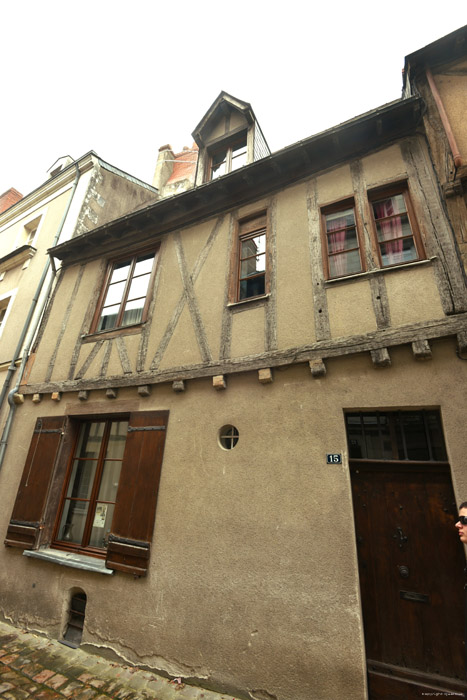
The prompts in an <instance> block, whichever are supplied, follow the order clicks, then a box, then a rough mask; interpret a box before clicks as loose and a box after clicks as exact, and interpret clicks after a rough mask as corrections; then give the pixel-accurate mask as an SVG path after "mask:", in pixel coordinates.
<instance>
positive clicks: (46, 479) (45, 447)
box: [5, 416, 66, 549]
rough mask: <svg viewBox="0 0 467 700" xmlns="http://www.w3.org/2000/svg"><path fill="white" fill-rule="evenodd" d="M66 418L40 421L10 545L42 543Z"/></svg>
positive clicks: (25, 546)
mask: <svg viewBox="0 0 467 700" xmlns="http://www.w3.org/2000/svg"><path fill="white" fill-rule="evenodd" d="M65 420H66V418H65V417H64V416H57V417H50V418H38V419H37V421H36V426H35V428H34V433H33V436H32V440H31V445H30V447H29V452H28V456H27V458H26V464H25V465H24V470H23V476H22V477H21V482H20V485H19V488H18V493H17V494H16V501H15V505H14V507H13V513H12V514H11V520H10V524H9V525H8V530H7V536H6V539H5V544H6V545H8V546H10V547H21V548H22V549H35V548H37V546H38V544H39V535H40V532H41V529H42V527H43V517H44V510H45V505H46V501H47V493H48V490H49V483H50V479H51V476H52V472H53V468H54V464H55V459H56V457H57V453H58V449H59V447H60V443H61V439H62V435H63V429H64V426H65Z"/></svg>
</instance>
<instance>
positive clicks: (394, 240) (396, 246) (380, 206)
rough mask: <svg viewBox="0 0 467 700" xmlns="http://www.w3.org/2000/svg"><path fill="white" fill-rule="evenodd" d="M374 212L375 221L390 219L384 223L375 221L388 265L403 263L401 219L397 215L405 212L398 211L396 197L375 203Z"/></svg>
mask: <svg viewBox="0 0 467 700" xmlns="http://www.w3.org/2000/svg"><path fill="white" fill-rule="evenodd" d="M373 207H374V211H375V215H376V218H377V219H384V218H385V217H388V216H390V217H392V218H391V219H386V220H385V221H377V225H378V227H379V236H378V238H379V240H380V244H381V243H382V242H384V250H385V252H386V256H387V259H388V264H389V265H395V264H396V263H399V262H404V259H403V257H404V251H403V248H404V241H403V238H402V236H403V235H404V234H403V230H402V219H401V217H400V216H396V215H397V214H405V211H403V212H401V211H399V207H398V202H397V199H396V197H391V198H390V199H385V200H383V201H381V202H375V203H374V205H373Z"/></svg>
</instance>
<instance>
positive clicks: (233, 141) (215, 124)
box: [192, 91, 270, 185]
mask: <svg viewBox="0 0 467 700" xmlns="http://www.w3.org/2000/svg"><path fill="white" fill-rule="evenodd" d="M192 136H193V139H194V141H195V143H196V144H197V146H198V148H199V159H198V170H197V175H196V184H197V185H201V184H202V183H203V182H209V181H210V180H215V179H217V178H218V177H222V175H227V174H228V173H230V172H232V171H233V170H237V169H238V168H240V167H243V166H244V165H248V164H249V163H253V162H254V161H256V160H259V159H260V158H264V157H266V156H268V155H270V150H269V147H268V145H267V143H266V140H265V138H264V136H263V133H262V131H261V128H260V126H259V124H258V122H257V120H256V117H255V114H254V112H253V109H252V108H251V105H250V104H249V103H248V102H244V101H243V100H239V99H237V98H236V97H233V96H232V95H229V94H228V93H226V92H224V91H222V92H221V93H220V94H219V96H218V97H217V98H216V99H215V100H214V102H213V103H212V105H211V106H210V108H209V109H208V111H207V112H206V114H205V115H204V117H203V118H202V119H201V121H200V122H199V124H198V125H197V127H196V128H195V130H194V131H193V133H192Z"/></svg>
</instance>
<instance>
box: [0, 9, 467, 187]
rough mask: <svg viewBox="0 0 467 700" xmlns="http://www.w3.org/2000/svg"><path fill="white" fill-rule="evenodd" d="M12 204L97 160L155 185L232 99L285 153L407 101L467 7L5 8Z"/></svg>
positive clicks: (0, 176) (4, 164) (5, 162)
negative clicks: (16, 195) (64, 171)
mask: <svg viewBox="0 0 467 700" xmlns="http://www.w3.org/2000/svg"><path fill="white" fill-rule="evenodd" d="M1 21H2V39H1V41H0V61H1V63H0V65H1V66H2V78H1V82H0V85H1V90H0V95H1V110H0V115H1V116H0V124H1V127H2V128H1V131H0V133H1V135H2V136H1V141H0V194H1V193H3V192H4V191H6V190H7V189H9V188H10V187H15V188H16V189H17V190H19V191H20V192H21V193H22V194H23V195H26V194H28V193H29V192H31V191H32V190H33V189H35V188H36V187H38V186H39V185H40V184H42V182H44V181H45V180H46V179H47V170H48V169H49V168H50V167H51V165H52V164H53V163H54V162H55V161H56V160H57V159H58V158H59V157H61V156H64V155H70V156H71V157H72V158H79V157H80V156H82V155H84V154H85V153H87V152H88V151H90V150H93V151H95V152H96V153H97V154H98V155H99V156H100V157H101V158H102V159H103V160H105V161H107V162H109V163H111V164H112V165H114V166H115V167H117V168H120V169H121V170H124V171H125V172H128V173H130V174H131V175H133V176H135V177H138V178H140V179H141V180H144V181H145V182H149V183H151V182H152V177H153V174H154V168H155V164H156V160H157V154H158V150H159V147H160V146H162V145H164V144H167V143H169V144H171V145H172V147H173V148H174V150H175V151H179V150H181V149H182V148H183V147H184V146H191V144H192V137H191V132H192V131H193V130H194V128H195V126H196V125H197V124H198V122H199V121H200V120H201V118H202V117H203V116H204V114H205V112H206V111H207V110H208V108H209V107H210V105H211V104H212V103H213V102H214V100H215V99H216V97H217V96H218V94H219V93H220V91H221V90H225V91H226V92H228V93H230V94H231V95H234V96H235V97H237V98H239V99H241V100H244V101H246V102H249V103H250V104H251V106H252V107H253V110H254V112H255V115H256V118H257V120H258V122H259V124H260V126H261V128H262V131H263V133H264V135H265V138H266V140H267V142H268V144H269V147H270V149H271V151H277V150H279V149H281V148H284V147H285V146H288V145H290V144H292V143H295V142H296V141H299V140H301V139H304V138H307V137H308V136H311V135H313V134H316V133H318V132H320V131H323V130H325V129H328V128H331V127H333V126H335V125H336V124H339V123H341V122H343V121H345V120H347V119H351V118H352V117H355V116H357V115H359V114H362V113H364V112H366V111H368V110H371V109H375V108H376V107H379V106H380V105H382V104H385V103H387V102H390V101H392V100H395V99H399V98H400V96H401V88H402V68H403V65H404V57H405V56H406V55H408V54H410V53H412V52H414V51H417V50H418V49H420V48H422V47H424V46H426V45H427V44H429V43H431V42H432V41H436V39H439V38H440V37H442V36H444V35H446V34H448V33H450V32H451V31H454V30H455V29H458V28H459V27H462V26H463V25H465V24H467V3H466V2H465V0H451V2H449V3H446V5H444V4H443V3H440V2H434V1H430V0H405V1H404V2H403V1H402V0H392V1H391V2H390V3H382V2H376V1H375V0H372V1H371V2H370V1H368V0H354V1H353V2H344V1H343V0H324V1H323V0H320V2H316V0H308V2H307V1H306V0H300V1H298V0H288V1H287V2H265V1H264V0H248V1H247V0H234V1H230V2H221V1H220V0H217V2H216V1H214V0H197V2H193V0H191V1H190V2H188V1H187V0H176V1H174V2H165V3H162V2H161V0H159V2H156V0H132V1H131V2H129V1H128V0H126V1H125V2H123V1H121V0H92V1H91V0H79V2H74V3H71V2H64V0H16V1H15V2H14V3H4V6H3V7H2V10H1Z"/></svg>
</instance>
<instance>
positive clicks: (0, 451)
mask: <svg viewBox="0 0 467 700" xmlns="http://www.w3.org/2000/svg"><path fill="white" fill-rule="evenodd" d="M75 168H76V175H75V179H74V182H73V186H72V188H71V194H70V198H69V200H68V203H67V206H66V209H65V211H64V212H63V216H62V220H61V221H60V225H59V227H58V229H57V232H56V234H55V237H54V239H53V242H52V246H51V247H52V248H53V247H54V246H55V245H56V244H57V242H58V239H59V238H60V234H61V233H62V229H63V226H64V225H65V220H66V217H67V216H68V212H69V211H70V206H71V202H72V201H73V197H74V195H75V191H76V188H77V186H78V180H79V177H80V174H81V173H80V171H79V166H78V163H75ZM50 266H51V260H50V257H49V258H48V260H47V262H46V264H45V267H44V269H43V271H42V275H41V278H40V280H39V284H38V285H37V289H36V293H35V294H34V296H33V298H32V301H31V306H30V308H29V312H28V315H27V318H26V321H25V323H24V326H23V330H22V331H21V335H20V338H19V341H18V345H17V346H16V350H15V353H14V355H13V359H12V360H11V364H10V366H9V368H8V372H7V376H6V378H5V381H4V383H3V388H2V393H1V395H0V409H1V407H2V406H3V402H4V401H5V396H6V394H7V392H8V388H9V386H10V382H11V379H12V377H13V374H14V372H15V370H16V362H17V360H18V358H19V357H20V355H21V351H22V350H23V343H24V340H25V338H26V336H27V334H28V332H30V339H29V342H28V344H27V345H26V346H25V347H24V350H23V357H22V360H21V365H20V367H19V370H18V376H17V379H16V385H15V387H14V389H12V390H11V391H10V393H9V394H8V403H9V405H10V411H9V413H8V416H7V419H6V422H5V427H4V428H3V433H2V438H1V440H0V469H1V468H2V465H3V460H4V458H5V452H6V448H7V444H8V437H9V435H10V430H11V426H12V424H13V418H14V414H15V410H16V404H15V403H14V401H13V397H14V395H15V394H16V393H17V391H18V389H19V386H20V384H21V379H22V378H23V374H24V368H25V366H26V361H27V359H28V357H29V351H30V349H31V345H32V343H33V341H34V338H35V335H36V331H37V328H38V326H39V323H40V322H41V320H42V315H43V312H44V309H45V307H46V305H47V302H48V299H49V294H50V290H51V288H52V283H53V280H54V276H55V272H56V271H55V270H54V274H52V276H51V277H50V280H49V282H48V283H47V290H46V291H47V293H46V294H45V295H44V297H43V300H42V307H41V308H40V309H39V312H40V313H38V315H37V319H36V322H35V324H34V326H33V327H30V324H31V321H32V317H33V315H34V312H35V311H36V307H37V304H38V301H39V298H40V295H41V292H42V291H43V289H42V287H43V286H44V283H45V280H46V277H47V274H48V272H49V268H50Z"/></svg>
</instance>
